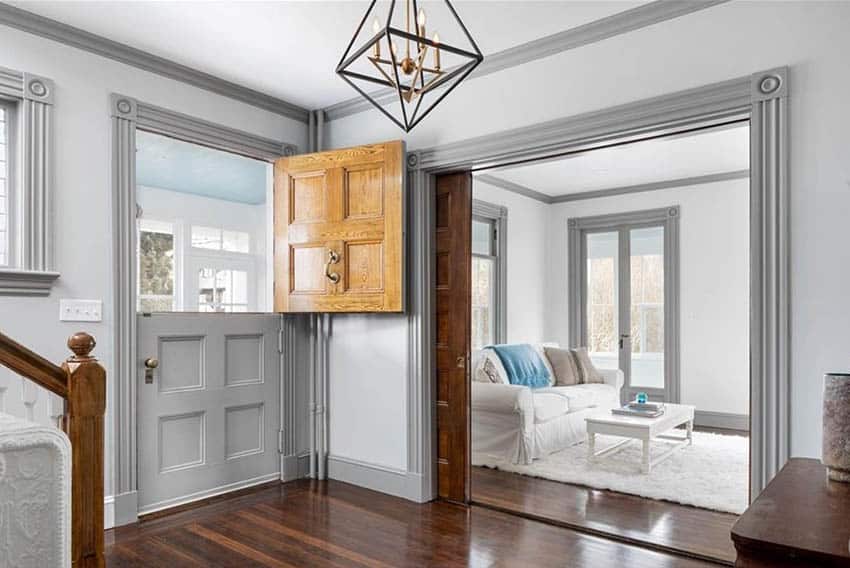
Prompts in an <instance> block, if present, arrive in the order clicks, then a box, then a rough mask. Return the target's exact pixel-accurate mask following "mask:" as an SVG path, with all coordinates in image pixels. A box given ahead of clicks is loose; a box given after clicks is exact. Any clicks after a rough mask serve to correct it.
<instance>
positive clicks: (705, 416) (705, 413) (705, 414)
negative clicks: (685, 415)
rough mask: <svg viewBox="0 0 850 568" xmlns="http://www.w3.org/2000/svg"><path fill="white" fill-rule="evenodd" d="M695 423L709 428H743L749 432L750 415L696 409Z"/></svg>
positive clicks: (742, 429)
mask: <svg viewBox="0 0 850 568" xmlns="http://www.w3.org/2000/svg"><path fill="white" fill-rule="evenodd" d="M694 425H695V426H706V427H708V428H724V429H726V430H741V431H743V432H749V430H750V417H749V416H748V415H746V414H733V413H731V412H713V411H711V410H695V411H694Z"/></svg>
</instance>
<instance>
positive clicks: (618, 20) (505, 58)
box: [324, 0, 729, 120]
mask: <svg viewBox="0 0 850 568" xmlns="http://www.w3.org/2000/svg"><path fill="white" fill-rule="evenodd" d="M728 1H729V0H693V1H682V0H656V1H654V2H649V3H647V4H643V5H641V6H637V7H636V8H632V9H630V10H626V11H624V12H620V13H618V14H614V15H611V16H608V17H606V18H602V19H599V20H596V21H593V22H589V23H587V24H583V25H581V26H577V27H575V28H571V29H568V30H565V31H562V32H558V33H556V34H552V35H549V36H546V37H542V38H539V39H536V40H532V41H529V42H527V43H524V44H521V45H518V46H516V47H511V48H508V49H504V50H502V51H498V52H496V53H493V54H491V55H486V56H485V57H484V61H483V62H482V63H481V65H479V66H478V68H477V69H475V70H474V71H473V72H472V73H471V74H470V75H469V77H468V79H475V78H477V77H484V76H486V75H490V74H492V73H497V72H499V71H503V70H504V69H510V68H511V67H517V66H519V65H524V64H526V63H529V62H531V61H536V60H538V59H542V58H544V57H549V56H550V55H555V54H557V53H561V52H564V51H569V50H571V49H575V48H577V47H581V46H584V45H588V44H591V43H595V42H598V41H602V40H604V39H608V38H610V37H614V36H617V35H620V34H625V33H628V32H631V31H634V30H638V29H641V28H645V27H647V26H651V25H653V24H657V23H659V22H664V21H667V20H671V19H673V18H679V17H681V16H685V15H687V14H690V13H693V12H697V11H699V10H705V9H706V8H710V7H712V6H716V5H718V4H722V3H724V2H728ZM370 95H371V96H372V97H373V98H374V99H375V100H376V101H377V102H378V103H380V104H384V103H387V102H390V101H392V100H395V99H397V98H398V95H397V94H396V93H395V92H394V91H392V90H390V89H382V90H380V91H376V92H374V93H370ZM372 108H374V107H373V106H372V105H371V104H370V103H369V102H368V101H367V100H365V99H363V98H362V97H356V98H351V99H348V100H345V101H342V102H339V103H337V104H334V105H331V106H329V107H327V108H325V109H324V110H325V113H326V115H327V119H328V120H335V119H338V118H342V117H345V116H349V115H351V114H356V113H358V112H363V111H366V110H370V109H372Z"/></svg>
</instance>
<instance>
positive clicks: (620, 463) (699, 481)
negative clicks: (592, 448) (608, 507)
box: [472, 431, 749, 514]
mask: <svg viewBox="0 0 850 568" xmlns="http://www.w3.org/2000/svg"><path fill="white" fill-rule="evenodd" d="M678 432H680V431H677V433H678ZM620 440H622V438H617V437H612V436H600V435H597V436H596V450H597V451H599V450H602V449H604V448H607V447H609V446H611V445H613V444H615V443H616V442H617V441H620ZM668 444H669V443H665V442H664V441H662V440H658V441H656V440H653V441H652V443H651V444H650V456H651V457H652V458H653V459H654V458H655V457H656V456H658V455H660V454H662V453H664V451H665V450H666V449H668V448H669V445H668ZM472 463H473V465H477V466H484V467H490V468H494V469H499V470H502V471H510V472H513V473H519V474H522V475H529V476H532V477H542V478H544V479H551V480H553V481H562V482H564V483H572V484H577V485H586V486H588V487H593V488H596V489H609V490H611V491H619V492H620V493H629V494H632V495H639V496H641V497H648V498H650V499H661V500H664V501H673V502H675V503H682V504H684V505H693V506H695V507H702V508H704V509H713V510H715V511H723V512H726V513H735V514H741V513H743V512H744V510H745V509H746V508H747V501H748V499H747V493H748V491H749V489H748V479H749V438H747V437H746V436H724V435H722V434H712V433H708V432H694V435H693V445H691V446H683V447H681V448H677V449H676V450H675V451H674V452H673V454H672V455H671V456H669V457H668V458H667V459H665V460H664V461H662V462H661V463H660V464H657V465H653V466H652V471H651V472H650V473H649V474H643V473H641V472H640V464H641V443H640V441H639V440H632V441H630V442H629V443H628V444H626V445H625V446H624V447H623V448H621V449H619V450H618V451H616V452H615V453H613V454H609V455H607V456H603V457H601V458H597V459H596V462H595V463H592V464H590V463H588V460H587V443H586V442H582V443H579V444H576V445H575V446H571V447H569V448H567V449H565V450H562V451H560V452H555V453H554V454H550V455H549V456H548V457H546V458H541V459H538V460H534V463H533V464H531V465H519V464H514V463H510V462H509V461H506V460H501V459H496V458H493V457H492V456H487V455H482V454H473V456H472Z"/></svg>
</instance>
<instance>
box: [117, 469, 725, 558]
mask: <svg viewBox="0 0 850 568" xmlns="http://www.w3.org/2000/svg"><path fill="white" fill-rule="evenodd" d="M517 477H519V476H517ZM106 542H107V551H106V558H107V565H108V566H114V567H117V566H139V567H141V566H145V567H150V566H157V567H159V566H163V567H169V568H171V567H174V568H179V567H183V566H205V567H206V566H228V567H230V566H232V567H240V568H242V567H246V568H247V567H253V566H377V567H386V566H393V567H396V566H440V567H444V566H445V567H449V566H571V567H592V568H607V567H617V566H628V567H629V568H656V567H658V568H664V567H674V566H675V567H682V568H696V567H706V566H710V564H708V563H705V562H702V561H700V560H693V559H689V558H684V557H681V556H675V555H671V554H667V553H663V552H658V551H654V550H647V549H644V548H640V547H638V546H634V545H630V544H623V543H619V542H614V541H611V540H607V539H604V538H600V537H597V536H592V535H587V534H581V533H579V532H576V531H572V530H569V529H565V528H561V527H557V526H552V525H548V524H544V523H540V522H536V521H532V520H528V519H523V518H521V517H518V516H515V515H509V514H506V513H501V512H499V511H494V510H491V509H487V508H483V507H475V506H473V507H470V508H468V509H467V508H464V507H460V506H456V505H451V504H448V503H445V502H433V503H427V504H424V505H417V504H415V503H411V502H409V501H405V500H402V499H397V498H394V497H390V496H387V495H384V494H381V493H376V492H373V491H369V490H366V489H361V488H359V487H354V486H352V485H348V484H345V483H340V482H334V481H328V482H311V481H307V480H302V481H295V482H291V483H287V484H282V485H276V486H273V487H265V488H260V489H258V490H257V491H255V492H252V493H247V494H242V495H239V496H236V497H232V498H228V499H223V500H219V501H216V502H213V503H210V504H208V505H204V506H201V507H197V508H194V509H190V510H187V511H183V512H179V513H175V514H174V515H170V516H164V517H160V518H156V519H153V520H148V521H143V522H141V523H137V524H135V525H130V526H127V527H121V528H118V529H113V530H110V531H107V541H106Z"/></svg>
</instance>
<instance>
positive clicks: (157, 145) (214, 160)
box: [136, 131, 270, 205]
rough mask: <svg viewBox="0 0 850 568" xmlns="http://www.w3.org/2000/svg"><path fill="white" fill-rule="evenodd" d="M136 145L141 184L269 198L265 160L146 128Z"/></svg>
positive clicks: (255, 200)
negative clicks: (148, 130)
mask: <svg viewBox="0 0 850 568" xmlns="http://www.w3.org/2000/svg"><path fill="white" fill-rule="evenodd" d="M136 148H137V151H136V183H137V184H139V185H146V186H150V187H158V188H161V189H169V190H171V191H177V192H180V193H191V194H194V195H202V196H204V197H212V198H215V199H224V200H226V201H234V202H237V203H247V204H249V205H259V204H261V203H265V201H266V183H267V182H266V172H267V168H269V167H270V166H269V164H267V163H266V162H261V161H258V160H252V159H250V158H245V157H242V156H238V155H236V154H231V153H229V152H223V151H221V150H213V149H212V148H206V147H204V146H199V145H197V144H191V143H189V142H183V141H182V140H176V139H174V138H168V137H167V136H160V135H159V134H151V133H150V132H144V131H138V133H137V135H136Z"/></svg>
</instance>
